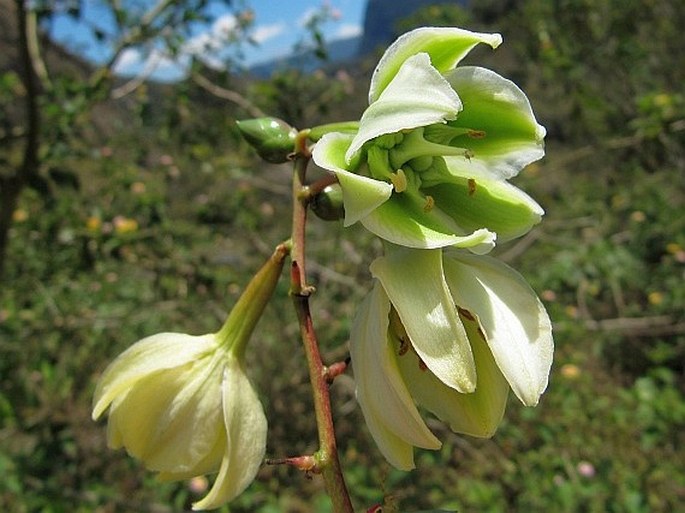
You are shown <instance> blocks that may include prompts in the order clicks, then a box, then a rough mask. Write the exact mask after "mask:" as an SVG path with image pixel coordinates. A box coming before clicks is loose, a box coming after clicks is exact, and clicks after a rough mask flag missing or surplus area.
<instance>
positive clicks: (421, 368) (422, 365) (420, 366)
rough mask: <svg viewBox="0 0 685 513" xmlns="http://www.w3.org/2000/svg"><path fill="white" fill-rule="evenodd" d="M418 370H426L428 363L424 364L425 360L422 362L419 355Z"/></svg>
mask: <svg viewBox="0 0 685 513" xmlns="http://www.w3.org/2000/svg"><path fill="white" fill-rule="evenodd" d="M419 370H420V371H421V372H425V371H427V370H428V365H426V362H424V361H423V360H422V359H421V358H420V357H419Z"/></svg>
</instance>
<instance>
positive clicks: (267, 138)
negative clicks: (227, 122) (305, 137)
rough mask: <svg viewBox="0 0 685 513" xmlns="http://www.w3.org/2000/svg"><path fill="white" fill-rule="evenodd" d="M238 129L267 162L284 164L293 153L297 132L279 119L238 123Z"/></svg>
mask: <svg viewBox="0 0 685 513" xmlns="http://www.w3.org/2000/svg"><path fill="white" fill-rule="evenodd" d="M236 123H237V124H238V129H239V130H240V133H241V134H242V136H243V137H244V138H245V140H246V141H247V142H248V143H250V145H251V146H252V147H253V148H254V149H255V150H257V153H258V154H259V156H260V157H262V158H263V159H264V160H266V161H267V162H272V163H274V164H282V163H283V162H287V161H288V157H289V156H290V155H291V154H292V153H293V150H294V145H295V137H296V136H297V130H296V129H294V128H293V127H291V126H290V125H289V124H288V123H286V122H285V121H283V120H282V119H278V118H271V117H268V118H255V119H245V120H242V121H237V122H236Z"/></svg>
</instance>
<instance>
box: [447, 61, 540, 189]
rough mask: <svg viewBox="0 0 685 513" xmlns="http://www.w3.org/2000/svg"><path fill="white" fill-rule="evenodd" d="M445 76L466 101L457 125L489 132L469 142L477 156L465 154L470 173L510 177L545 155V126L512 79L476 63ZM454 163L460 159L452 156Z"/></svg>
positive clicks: (466, 166)
mask: <svg viewBox="0 0 685 513" xmlns="http://www.w3.org/2000/svg"><path fill="white" fill-rule="evenodd" d="M446 78H447V80H448V81H449V82H450V84H451V85H452V87H453V88H454V89H455V90H456V91H457V93H458V94H459V97H460V98H461V100H462V102H463V103H464V110H463V111H462V112H461V113H460V114H459V118H458V119H457V121H456V123H455V125H456V126H463V127H468V128H471V129H475V130H483V131H484V132H485V137H483V138H480V139H471V140H469V141H468V148H469V149H470V150H472V151H473V153H474V155H473V156H472V157H471V158H470V159H469V160H465V159H461V166H462V168H463V169H464V171H465V172H469V171H471V172H473V171H475V172H481V173H485V174H489V175H490V176H491V177H493V178H499V179H508V178H511V177H512V176H515V175H517V174H518V173H519V171H521V169H523V168H524V167H525V166H527V165H528V164H530V163H531V162H535V161H536V160H539V159H541V158H542V157H543V156H544V155H545V147H544V142H543V139H544V137H545V128H544V127H543V126H542V125H540V124H538V122H537V121H536V119H535V115H534V114H533V109H532V108H531V106H530V102H529V101H528V98H527V97H526V95H525V93H524V92H523V91H521V89H519V87H518V86H517V85H516V84H514V83H513V82H512V81H511V80H507V79H506V78H504V77H502V76H500V75H498V74H497V73H495V72H494V71H491V70H489V69H486V68H480V67H475V66H461V67H459V68H457V69H455V70H454V71H452V72H451V73H449V74H448V75H447V76H446ZM452 164H453V165H459V161H458V160H456V159H452Z"/></svg>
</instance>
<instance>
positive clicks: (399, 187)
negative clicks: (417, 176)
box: [390, 169, 407, 192]
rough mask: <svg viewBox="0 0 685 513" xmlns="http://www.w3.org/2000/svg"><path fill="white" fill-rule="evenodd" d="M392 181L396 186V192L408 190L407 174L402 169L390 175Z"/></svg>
mask: <svg viewBox="0 0 685 513" xmlns="http://www.w3.org/2000/svg"><path fill="white" fill-rule="evenodd" d="M390 181H391V182H392V185H393V186H394V187H395V192H404V191H406V190H407V175H405V174H404V171H402V169H398V170H397V171H395V172H394V173H392V174H391V175H390Z"/></svg>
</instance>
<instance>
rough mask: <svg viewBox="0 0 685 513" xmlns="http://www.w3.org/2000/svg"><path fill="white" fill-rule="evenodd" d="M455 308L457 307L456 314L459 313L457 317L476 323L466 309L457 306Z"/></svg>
mask: <svg viewBox="0 0 685 513" xmlns="http://www.w3.org/2000/svg"><path fill="white" fill-rule="evenodd" d="M455 306H456V307H457V312H458V313H459V315H461V316H462V317H466V318H467V319H468V320H469V321H474V322H475V321H476V318H475V317H474V315H473V314H472V313H471V312H469V311H468V310H467V309H466V308H462V307H461V306H458V305H455Z"/></svg>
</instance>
